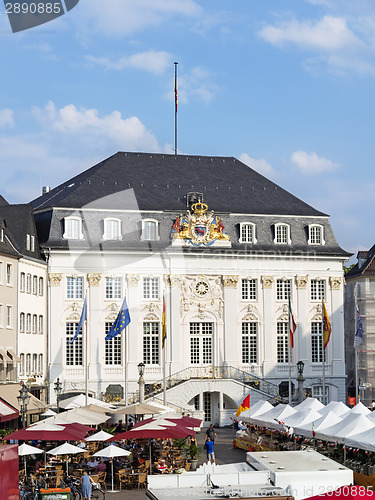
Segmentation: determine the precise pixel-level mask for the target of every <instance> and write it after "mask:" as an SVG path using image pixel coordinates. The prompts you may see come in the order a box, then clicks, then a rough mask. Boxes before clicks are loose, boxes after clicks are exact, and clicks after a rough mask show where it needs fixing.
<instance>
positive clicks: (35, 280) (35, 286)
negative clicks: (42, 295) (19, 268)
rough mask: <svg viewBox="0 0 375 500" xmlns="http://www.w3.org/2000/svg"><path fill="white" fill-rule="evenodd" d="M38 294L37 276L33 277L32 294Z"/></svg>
mask: <svg viewBox="0 0 375 500" xmlns="http://www.w3.org/2000/svg"><path fill="white" fill-rule="evenodd" d="M37 293H38V276H33V294H34V295H36V294H37Z"/></svg>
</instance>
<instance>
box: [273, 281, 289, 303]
mask: <svg viewBox="0 0 375 500" xmlns="http://www.w3.org/2000/svg"><path fill="white" fill-rule="evenodd" d="M291 290H292V280H284V279H278V280H276V299H277V300H288V299H289V295H290V293H291Z"/></svg>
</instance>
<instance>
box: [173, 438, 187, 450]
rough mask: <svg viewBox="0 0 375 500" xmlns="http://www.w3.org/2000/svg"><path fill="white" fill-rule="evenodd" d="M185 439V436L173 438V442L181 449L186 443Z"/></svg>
mask: <svg viewBox="0 0 375 500" xmlns="http://www.w3.org/2000/svg"><path fill="white" fill-rule="evenodd" d="M186 439H187V438H184V439H174V440H173V444H174V445H175V447H176V448H178V449H180V450H182V449H183V448H184V446H185V445H186Z"/></svg>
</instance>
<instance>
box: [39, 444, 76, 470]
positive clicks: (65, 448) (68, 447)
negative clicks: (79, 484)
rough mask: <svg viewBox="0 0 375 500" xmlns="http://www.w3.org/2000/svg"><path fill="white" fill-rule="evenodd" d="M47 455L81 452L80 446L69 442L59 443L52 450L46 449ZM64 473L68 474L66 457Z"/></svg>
mask: <svg viewBox="0 0 375 500" xmlns="http://www.w3.org/2000/svg"><path fill="white" fill-rule="evenodd" d="M47 453H48V454H49V455H54V456H58V455H76V454H78V453H83V450H82V448H79V447H78V446H74V445H73V444H70V443H64V444H61V445H60V446H57V447H56V448H53V449H52V450H49V451H47ZM66 473H67V474H69V470H68V458H67V459H66Z"/></svg>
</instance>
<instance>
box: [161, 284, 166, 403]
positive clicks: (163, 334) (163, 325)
mask: <svg viewBox="0 0 375 500" xmlns="http://www.w3.org/2000/svg"><path fill="white" fill-rule="evenodd" d="M166 339H167V314H166V307H165V294H164V293H163V315H162V319H161V348H162V351H163V404H164V405H166V404H167V387H166V384H167V377H166V373H165V364H166V363H165V351H166V349H165V341H166Z"/></svg>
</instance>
